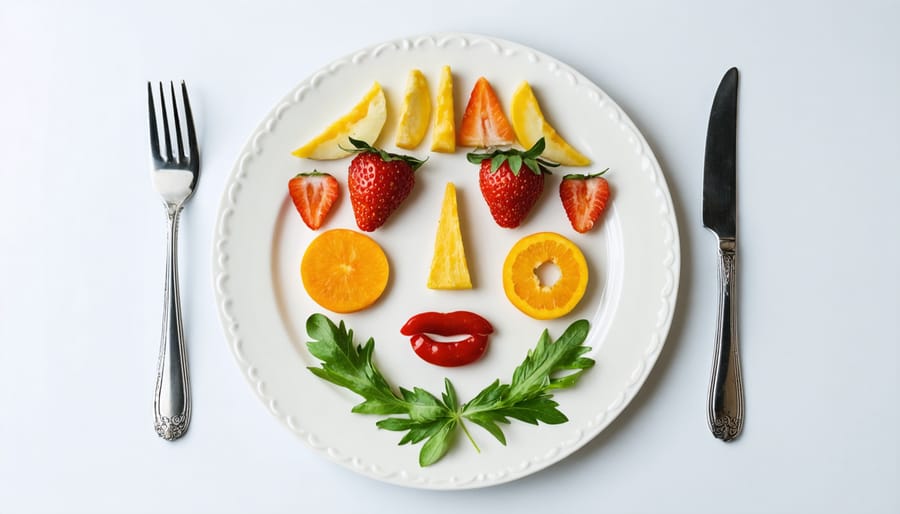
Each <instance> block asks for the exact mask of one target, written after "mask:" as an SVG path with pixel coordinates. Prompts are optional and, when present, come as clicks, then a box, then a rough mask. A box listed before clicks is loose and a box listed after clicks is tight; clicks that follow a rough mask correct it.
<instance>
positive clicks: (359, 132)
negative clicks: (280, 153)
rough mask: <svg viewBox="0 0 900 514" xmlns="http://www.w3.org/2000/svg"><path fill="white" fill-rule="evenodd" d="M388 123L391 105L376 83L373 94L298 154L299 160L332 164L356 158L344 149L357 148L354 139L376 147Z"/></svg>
mask: <svg viewBox="0 0 900 514" xmlns="http://www.w3.org/2000/svg"><path fill="white" fill-rule="evenodd" d="M385 119H387V102H386V101H385V99H384V91H383V90H382V89H381V84H379V83H378V82H375V83H374V84H373V85H372V88H371V89H369V92H368V93H366V95H365V96H364V97H363V98H362V100H360V101H359V103H357V104H356V105H355V106H354V107H353V109H351V110H350V112H348V113H347V114H345V115H343V116H341V117H340V118H339V119H338V120H337V121H335V122H334V123H332V124H331V125H329V126H328V128H326V129H325V130H324V131H322V133H321V134H319V135H318V136H316V137H314V138H313V139H312V140H311V141H310V142H309V143H306V144H305V145H303V146H301V147H300V148H298V149H296V150H294V151H293V152H292V154H293V155H294V156H296V157H304V158H307V159H316V160H329V159H340V158H342V157H347V156H350V155H352V154H351V153H350V152H347V151H344V150H343V149H342V148H341V147H343V148H353V145H351V144H350V138H351V137H352V138H353V139H359V140H362V141H365V142H367V143H369V144H374V143H375V140H376V139H378V135H379V134H381V129H382V128H383V127H384V120H385Z"/></svg>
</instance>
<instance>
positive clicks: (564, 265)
mask: <svg viewBox="0 0 900 514" xmlns="http://www.w3.org/2000/svg"><path fill="white" fill-rule="evenodd" d="M545 266H555V267H556V268H557V269H556V271H557V272H558V274H559V276H558V277H557V278H556V279H555V280H553V281H552V283H545V282H544V279H543V278H542V275H543V274H544V273H542V272H543V271H544V269H543V268H544V267H545ZM587 283H588V267H587V261H586V260H585V258H584V254H583V253H581V250H580V249H579V248H578V246H577V245H575V243H573V242H572V241H569V240H568V239H566V238H565V237H563V236H561V235H559V234H556V233H553V232H538V233H536V234H531V235H530V236H526V237H523V238H522V239H520V240H519V242H517V243H516V244H515V245H513V247H512V249H511V250H510V251H509V254H508V255H507V256H506V260H505V261H504V262H503V291H504V292H505V293H506V297H507V298H509V301H510V302H512V304H513V305H515V306H516V307H517V308H518V309H519V310H520V311H522V312H524V313H525V314H527V315H529V316H531V317H532V318H535V319H555V318H559V317H560V316H565V315H566V314H568V313H569V312H571V311H572V309H574V308H575V306H576V305H578V302H580V301H581V297H582V296H584V292H585V291H586V290H587Z"/></svg>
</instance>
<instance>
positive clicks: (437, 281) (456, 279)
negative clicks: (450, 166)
mask: <svg viewBox="0 0 900 514" xmlns="http://www.w3.org/2000/svg"><path fill="white" fill-rule="evenodd" d="M428 288H429V289H472V279H471V278H470V277H469V265H468V264H467V263H466V249H465V247H464V246H463V240H462V231H461V230H460V228H459V211H458V209H457V206H456V186H454V185H453V182H447V188H446V189H445V190H444V204H443V206H442V207H441V218H440V220H439V221H438V229H437V236H435V238H434V257H432V259H431V273H430V274H429V275H428Z"/></svg>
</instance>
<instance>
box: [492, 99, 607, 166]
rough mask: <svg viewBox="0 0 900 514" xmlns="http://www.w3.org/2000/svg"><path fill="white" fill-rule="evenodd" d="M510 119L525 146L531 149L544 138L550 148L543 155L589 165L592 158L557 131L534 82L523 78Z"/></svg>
mask: <svg viewBox="0 0 900 514" xmlns="http://www.w3.org/2000/svg"><path fill="white" fill-rule="evenodd" d="M510 114H511V116H510V118H511V121H512V126H513V130H514V131H515V132H516V138H517V139H518V140H519V144H521V145H522V146H523V147H525V148H531V147H532V146H533V145H534V144H535V143H536V142H537V140H538V139H540V138H542V137H543V138H544V142H545V143H546V145H547V147H546V148H545V149H544V153H542V154H541V157H544V158H546V159H548V160H551V161H553V162H558V163H560V164H562V165H564V166H587V165H588V164H590V163H591V160H590V159H588V158H587V157H585V156H584V155H582V154H581V153H579V152H578V150H576V149H575V148H573V147H572V145H570V144H569V143H567V142H566V140H565V139H563V138H562V136H560V135H559V133H558V132H556V129H554V128H553V127H552V126H550V124H549V123H547V120H546V119H544V113H542V112H541V107H540V105H538V101H537V98H535V96H534V92H533V91H532V90H531V85H529V84H528V82H527V81H523V82H522V83H521V84H519V87H518V88H516V91H515V93H513V97H512V102H511V105H510Z"/></svg>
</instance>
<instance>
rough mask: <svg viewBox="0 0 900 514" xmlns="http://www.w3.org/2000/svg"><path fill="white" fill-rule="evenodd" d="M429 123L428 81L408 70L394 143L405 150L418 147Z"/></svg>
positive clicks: (429, 100)
mask: <svg viewBox="0 0 900 514" xmlns="http://www.w3.org/2000/svg"><path fill="white" fill-rule="evenodd" d="M430 121H431V94H430V93H429V92H428V81H427V80H425V75H422V72H421V71H419V70H415V69H414V70H410V72H409V77H408V78H407V79H406V92H405V93H404V95H403V108H402V112H401V113H400V124H399V125H398V126H397V135H396V137H395V138H394V143H395V144H396V145H397V146H398V147H400V148H405V149H407V150H412V149H413V148H415V147H417V146H419V143H421V142H422V139H424V138H425V133H426V132H428V123H429V122H430Z"/></svg>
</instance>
